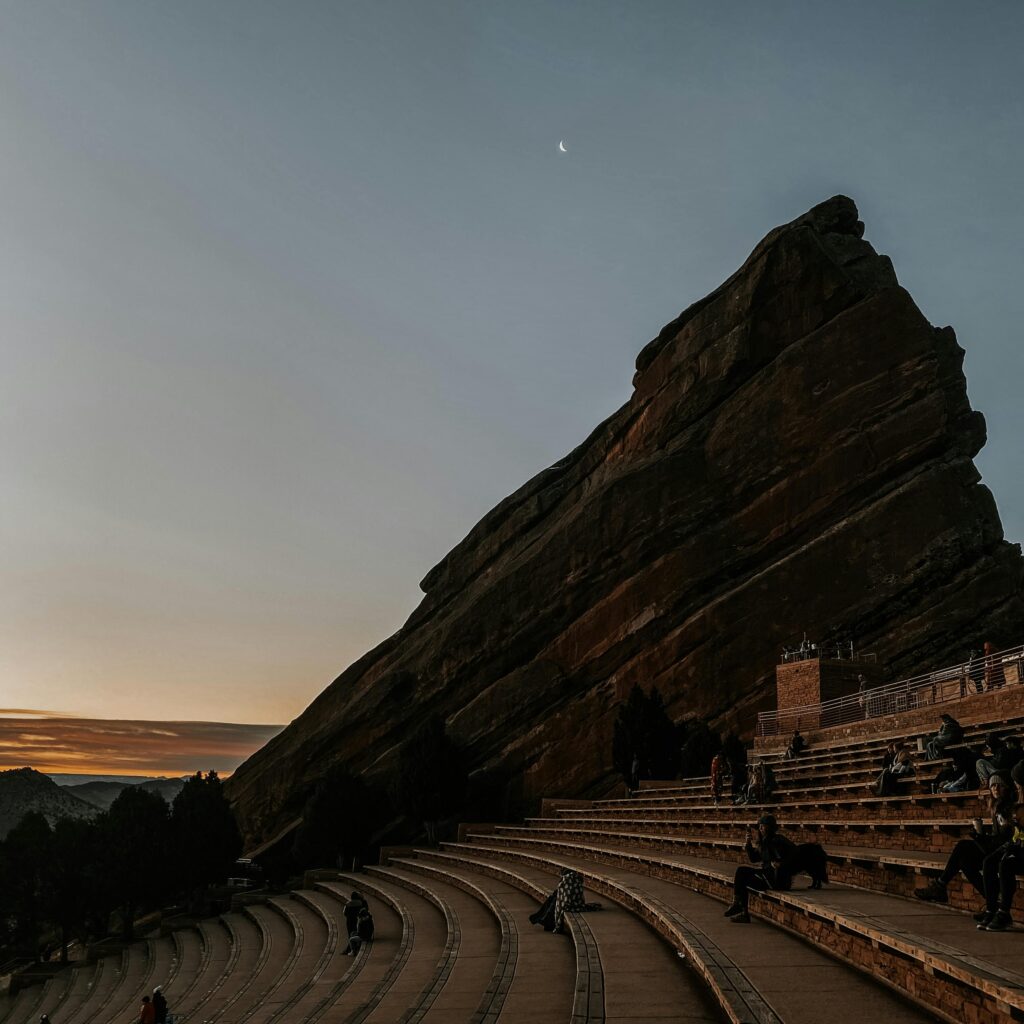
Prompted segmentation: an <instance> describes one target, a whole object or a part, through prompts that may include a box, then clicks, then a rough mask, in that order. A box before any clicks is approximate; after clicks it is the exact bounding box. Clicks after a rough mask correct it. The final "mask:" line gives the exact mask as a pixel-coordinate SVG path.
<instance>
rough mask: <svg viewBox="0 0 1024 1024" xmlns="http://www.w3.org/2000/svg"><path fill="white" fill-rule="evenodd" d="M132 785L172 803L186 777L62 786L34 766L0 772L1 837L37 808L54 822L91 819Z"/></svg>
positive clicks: (51, 822)
mask: <svg viewBox="0 0 1024 1024" xmlns="http://www.w3.org/2000/svg"><path fill="white" fill-rule="evenodd" d="M132 785H135V786H138V787H139V788H140V789H145V790H148V791H149V792H151V793H157V794H159V795H160V796H162V797H163V798H164V800H166V801H167V803H171V801H173V800H174V798H175V797H176V796H177V795H178V793H180V792H181V788H182V786H184V785H185V780H184V779H183V778H182V779H168V778H163V777H160V778H156V779H147V780H146V781H145V782H138V783H130V782H113V781H96V782H85V783H82V784H80V785H77V786H60V785H58V784H57V783H56V782H54V781H53V779H52V778H50V776H48V775H43V774H42V772H37V771H36V770H35V769H34V768H12V769H11V770H10V771H3V772H0V839H3V838H4V837H6V835H7V833H8V832H10V830H11V829H12V828H14V826H15V825H17V824H18V822H19V821H21V819H22V818H23V817H24V816H25V815H26V814H28V813H30V812H31V811H38V812H39V813H40V814H42V815H43V817H44V818H46V820H47V821H48V822H50V824H51V825H52V824H53V823H54V822H55V821H57V820H58V819H59V818H91V817H93V816H94V815H95V814H97V813H99V812H100V811H105V810H107V809H108V808H109V807H110V805H111V804H112V803H113V802H114V801H115V800H116V799H117V797H118V795H119V794H120V793H121V792H122V790H125V789H127V788H128V787H129V786H132Z"/></svg>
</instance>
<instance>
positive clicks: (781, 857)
mask: <svg viewBox="0 0 1024 1024" xmlns="http://www.w3.org/2000/svg"><path fill="white" fill-rule="evenodd" d="M743 850H744V852H745V853H746V855H747V859H748V860H749V861H750V865H748V864H741V865H740V866H739V867H738V868H737V869H736V875H735V877H734V879H733V889H732V906H730V907H729V909H728V910H727V911H726V912H725V916H726V917H728V918H731V919H732V920H733V921H735V922H736V923H737V924H749V923H750V914H748V913H747V902H748V899H749V892H750V890H751V889H753V890H755V891H756V892H764V891H765V890H766V889H782V890H785V889H788V888H789V887H790V885H791V884H792V881H793V874H794V865H795V862H796V846H795V845H794V844H793V843H792V842H790V840H789V839H787V838H786V837H785V836H784V835H783V834H782V833H781V832H780V831H779V826H778V823H777V822H776V820H775V815H774V814H762V815H761V817H760V818H758V820H757V843H756V844H755V843H754V837H753V834H752V830H751V829H750V828H749V827H748V828H747V838H746V842H745V843H744V844H743ZM755 864H756V865H758V866H757V867H752V866H751V865H755Z"/></svg>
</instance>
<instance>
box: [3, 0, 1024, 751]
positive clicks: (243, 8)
mask: <svg viewBox="0 0 1024 1024" xmlns="http://www.w3.org/2000/svg"><path fill="white" fill-rule="evenodd" d="M1022 47H1024V4H1022V3H1019V2H1017V0H1008V2H1004V3H984V2H982V3H974V4H964V3H962V2H940V0H920V2H912V0H911V2H906V0H905V2H893V0H885V2H878V3H871V2H863V0H862V2H860V3H857V4H838V3H828V2H822V0H813V2H785V0H773V2H772V3H754V2H750V3H740V2H732V3H730V2H722V3H711V2H700V3H690V2H685V0H665V2H655V0H639V2H636V0H634V2H628V3H627V2H617V3H608V2H602V0H586V2H571V0H552V2H543V3H542V2H528V0H516V2H511V3H510V2H490V0H467V2H440V0H438V2H432V0H409V2H399V0H366V2H363V0H335V2H304V0H295V2H291V3H287V4H283V3H279V2H275V3H264V2H258V0H238V2H227V0H193V2H188V0H175V2H173V3H168V2H165V0H122V2H106V0H90V2H89V3H86V4H79V3H68V2H64V3H56V2H50V0H8V2H5V3H3V4H2V5H0V117H2V124H3V131H2V132H0V175H2V178H0V181H2V188H0V203H2V216H0V224H2V225H3V227H2V235H0V346H2V354H3V372H2V373H0V460H2V466H3V474H2V477H0V704H4V705H6V706H8V707H11V708H22V709H29V710H34V711H46V712H60V713H65V714H69V715H72V716H75V717H77V718H90V719H91V718H107V719H130V720H133V721H136V720H146V721H148V722H154V721H180V720H181V719H189V720H210V721H215V722H244V723H263V724H268V723H269V724H273V723H284V722H287V721H289V720H290V719H292V718H294V717H295V716H296V715H297V714H299V713H300V712H301V711H302V710H303V708H304V707H305V706H306V704H307V703H308V702H309V701H310V700H311V699H312V698H313V697H314V696H315V695H316V694H317V693H318V692H319V691H320V690H322V689H323V688H324V687H325V686H326V685H327V684H328V683H329V682H330V681H331V680H332V679H333V678H334V677H335V676H336V675H337V674H338V673H339V672H340V671H341V670H342V669H343V668H344V667H345V666H346V665H347V664H348V663H349V662H351V661H352V660H353V659H354V658H356V657H357V656H359V655H360V654H362V653H363V652H365V651H366V650H368V649H369V648H370V647H372V646H374V645H375V644H376V643H378V642H379V641H380V640H382V639H383V638H384V637H386V636H387V635H388V634H390V633H391V632H393V631H394V630H395V629H396V628H397V627H398V626H400V625H401V623H402V622H403V621H404V619H405V618H406V617H407V616H408V614H409V613H410V612H411V611H412V609H413V608H414V607H415V605H416V603H417V602H418V600H419V596H420V592H419V588H418V583H419V580H420V579H422V578H423V576H424V575H425V574H426V573H427V571H428V570H429V569H430V568H431V567H432V566H433V565H434V564H435V563H436V562H438V561H439V560H440V559H441V558H442V557H443V556H444V554H445V553H446V552H447V551H448V550H449V549H450V548H451V547H452V546H453V545H454V544H455V543H457V542H458V541H459V540H460V539H461V538H462V537H463V536H464V535H465V534H466V533H467V532H468V530H469V529H470V528H471V527H472V526H473V524H474V523H475V522H476V521H477V520H478V519H479V518H480V516H481V515H482V514H483V513H485V512H486V511H487V510H488V509H489V508H490V507H491V506H493V505H494V504H495V503H496V502H497V501H499V500H500V499H501V498H503V497H504V496H505V495H506V494H508V493H510V492H511V491H513V490H514V489H515V488H516V487H518V486H519V485H520V484H521V483H523V482H524V481H525V480H527V479H528V478H529V477H531V476H533V475H534V474H535V473H536V472H538V471H539V470H541V469H543V468H544V467H545V466H547V465H549V464H550V463H552V462H554V461H555V460H557V459H559V458H560V457H561V456H562V455H564V454H565V453H566V452H568V451H569V450H570V449H571V448H573V447H574V446H575V445H576V444H577V443H579V442H580V441H581V440H582V439H583V438H584V437H586V435H587V434H588V433H589V432H590V430H591V429H592V428H593V427H594V426H595V425H596V424H597V423H598V422H599V421H600V420H602V419H603V418H605V417H606V416H607V415H609V414H610V413H611V412H612V411H614V410H615V409H616V408H617V407H618V406H619V405H621V404H622V403H623V402H624V401H625V400H626V399H628V397H629V394H630V379H631V376H632V372H633V361H634V359H635V357H636V354H637V352H638V351H639V350H640V348H641V347H642V346H643V345H644V344H645V343H646V342H647V341H648V340H649V339H650V338H652V337H653V336H654V335H655V334H657V332H658V331H659V330H660V328H661V327H662V325H663V324H664V323H666V322H667V321H668V320H670V319H672V318H673V317H674V316H675V315H676V314H677V313H678V312H679V311H680V310H681V309H683V308H684V307H686V306H687V305H688V304H689V303H691V302H692V301H694V300H695V299H698V298H700V297H701V296H702V295H704V294H705V293H706V292H707V291H709V290H710V289H712V288H714V287H715V286H717V285H718V284H719V283H720V282H721V281H722V280H723V279H724V278H725V277H727V276H728V275H729V274H730V273H732V272H733V271H734V270H735V269H736V268H737V267H738V266H739V264H740V263H741V262H742V261H743V260H744V259H745V257H746V256H747V254H748V253H749V251H750V249H751V248H752V247H753V246H754V244H755V243H756V242H757V241H758V240H759V239H760V238H761V237H762V236H763V235H764V234H765V233H766V232H767V231H768V230H769V229H770V228H772V227H774V226H775V225H777V224H780V223H783V222H785V221H787V220H790V219H792V218H793V217H795V216H797V215H799V214H801V213H802V212H804V211H805V210H806V209H808V208H809V207H810V206H812V205H814V204H815V203H817V202H820V201H821V200H823V199H826V198H828V197H829V196H831V195H833V194H836V193H845V194H847V195H850V196H852V197H853V198H854V199H855V200H856V201H857V203H858V205H859V207H860V210H861V216H862V218H863V220H864V221H865V222H866V224H867V231H866V237H867V238H868V239H869V240H870V241H871V242H872V243H873V244H874V245H875V247H876V248H877V249H878V250H879V251H881V252H884V253H887V254H889V255H890V256H891V257H892V259H893V262H894V264H895V267H896V271H897V274H898V276H899V278H900V281H901V283H902V284H903V285H905V286H906V287H907V288H908V289H909V291H910V292H911V294H912V295H913V296H914V298H915V299H916V301H917V302H918V304H919V305H920V307H921V309H922V310H923V312H924V313H925V315H926V316H927V317H928V318H929V319H930V320H931V321H932V322H933V323H935V324H937V325H944V324H951V325H952V326H953V327H954V328H955V329H956V331H957V335H958V337H959V339H960V343H961V345H963V347H964V348H965V349H966V350H967V357H966V362H965V368H966V373H967V377H968V386H969V392H970V397H971V401H972V403H973V405H974V406H975V408H977V409H980V410H981V411H982V412H983V413H984V414H985V417H986V419H987V422H988V429H989V442H988V445H987V447H986V448H985V450H984V451H983V453H982V454H981V456H980V458H979V460H978V464H979V467H980V469H981V471H982V473H983V475H984V479H985V482H986V483H987V484H988V486H989V487H990V488H991V489H992V491H993V492H994V494H995V497H996V500H997V502H998V505H999V509H1000V512H1001V515H1002V520H1003V525H1004V529H1005V532H1006V535H1007V537H1008V538H1009V539H1010V540H1014V541H1018V540H1021V539H1024V474H1022V473H1021V461H1020V457H1019V452H1020V439H1021V437H1022V436H1024V402H1022V400H1021V395H1020V391H1021V387H1022V382H1024V354H1022V352H1024V350H1022V346H1021V342H1020V338H1019V335H1020V332H1021V324H1024V288H1022V287H1021V283H1020V276H1021V268H1022V257H1024V203H1022V202H1021V195H1020V189H1021V185H1020V183H1021V181H1024V104H1022V97H1024V80H1022V79H1024V74H1022V62H1021V58H1020V54H1021V52H1022ZM559 140H564V141H565V145H566V147H567V149H568V152H566V153H564V154H563V153H560V152H559V151H558V142H559ZM827 440H828V439H827V438H823V439H822V441H823V443H827ZM1022 639H1024V638H1022ZM39 734H40V735H45V732H40V733H39ZM249 738H250V739H252V740H253V742H254V744H255V745H257V746H258V745H259V742H262V740H258V739H253V737H249ZM153 749H154V750H156V749H157V748H153ZM155 756H156V754H154V757H155ZM143 760H145V758H143ZM26 763H31V762H26ZM92 763H95V762H92ZM154 766H155V767H156V768H159V767H160V765H158V764H155V762H153V763H152V764H150V765H148V767H154ZM210 766H211V765H207V764H202V763H200V764H195V765H194V767H203V768H205V767H210ZM66 770H68V771H73V770H76V769H75V768H73V767H67V768H66ZM139 770H142V768H140V769H139ZM183 770H188V766H186V767H185V768H184V769H183Z"/></svg>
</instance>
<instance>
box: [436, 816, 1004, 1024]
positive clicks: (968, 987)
mask: <svg viewBox="0 0 1024 1024" xmlns="http://www.w3.org/2000/svg"><path fill="white" fill-rule="evenodd" d="M444 848H445V849H446V850H449V849H456V850H461V851H464V852H470V851H471V852H473V853H475V854H478V855H481V856H489V857H502V858H508V859H510V860H513V861H519V860H521V859H523V858H525V859H528V860H533V861H545V860H548V861H551V862H552V863H554V864H556V865H558V864H561V863H563V862H571V863H573V864H574V865H578V864H584V865H585V864H588V863H591V862H593V863H596V864H599V865H602V867H601V868H600V869H598V874H600V873H601V872H604V871H605V869H606V868H608V867H611V868H615V869H618V870H621V871H626V872H630V873H631V874H635V875H639V876H642V877H649V878H651V879H657V878H660V879H663V880H665V881H668V882H674V883H676V884H677V885H679V886H680V887H686V888H689V889H695V890H697V891H699V892H704V893H707V894H709V895H714V896H716V897H718V898H719V899H721V900H725V901H727V900H729V899H730V898H731V888H732V886H731V878H732V871H733V870H734V866H733V865H723V864H722V863H721V862H720V861H718V860H715V859H712V858H697V857H691V856H682V855H669V854H663V853H655V852H651V851H645V852H643V853H640V852H636V851H628V850H619V849H615V848H611V847H602V846H596V845H584V844H580V843H559V842H554V841H535V842H530V841H528V840H512V839H505V840H499V839H498V838H497V837H495V836H487V837H486V843H484V842H481V843H480V844H473V845H470V844H465V845H459V846H456V845H455V844H445V845H444ZM594 887H595V888H599V886H598V885H597V884H595V885H594ZM751 909H752V912H754V913H756V914H758V915H759V916H762V917H764V918H766V919H768V920H770V921H771V922H773V923H776V924H779V925H781V926H782V927H784V928H786V929H788V930H790V931H794V932H796V933H797V934H799V935H801V936H802V937H804V938H806V939H808V940H809V941H811V942H814V943H816V944H819V946H820V947H821V948H822V950H823V951H828V952H831V953H832V954H833V955H836V956H840V957H842V958H843V959H846V960H847V961H849V962H850V963H853V964H856V965H857V966H859V967H861V968H862V969H863V970H865V971H866V972H867V973H868V974H870V975H871V976H872V977H874V978H875V979H876V980H879V981H883V982H886V983H889V984H893V985H895V986H896V987H897V988H898V989H899V990H900V991H902V992H904V993H905V994H906V995H908V996H910V997H911V998H913V999H914V1000H916V1001H918V1002H919V1003H920V1004H921V1005H923V1006H925V1007H927V1008H928V1009H929V1010H930V1012H933V1013H935V1014H937V1015H938V1016H940V1017H942V1018H943V1019H946V1020H950V1021H961V1022H962V1021H968V1020H969V1021H971V1024H980V1022H984V1024H988V1022H995V1021H1006V1020H1008V1019H1011V1018H1012V1019H1017V1018H1018V1017H1019V1018H1020V1019H1024V974H1021V973H1019V972H1018V970H1017V967H1018V966H1019V963H1020V957H1021V953H1024V932H1017V933H1016V934H1014V933H992V932H979V931H977V930H976V929H975V928H974V922H973V920H972V919H971V918H970V917H969V916H968V915H967V914H964V913H961V912H958V911H953V910H950V909H948V908H946V907H937V906H934V905H931V904H922V903H919V902H917V901H910V900H904V899H899V898H897V897H893V896H888V895H883V894H879V893H876V892H868V891H865V890H861V889H856V888H853V887H847V886H835V885H830V886H829V887H827V888H826V889H825V890H820V891H811V890H806V891H799V890H794V891H791V892H767V893H761V894H757V895H755V896H752V899H751ZM740 927H742V926H740ZM771 941H772V942H774V936H773V939H772V940H771ZM954 942H955V945H954V944H953V943H954ZM832 1012H833V1007H832V1006H830V1020H831V1019H832ZM787 1019H789V1018H787Z"/></svg>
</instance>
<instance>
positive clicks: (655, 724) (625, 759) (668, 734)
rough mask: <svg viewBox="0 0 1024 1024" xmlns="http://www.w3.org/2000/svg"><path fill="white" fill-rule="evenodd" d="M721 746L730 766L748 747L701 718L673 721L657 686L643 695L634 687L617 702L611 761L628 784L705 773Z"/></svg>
mask: <svg viewBox="0 0 1024 1024" xmlns="http://www.w3.org/2000/svg"><path fill="white" fill-rule="evenodd" d="M720 750H724V751H725V753H726V754H727V755H728V757H729V759H730V761H731V762H732V763H733V764H744V763H746V760H747V753H746V749H745V748H744V746H743V744H742V743H741V742H740V740H739V738H738V737H737V736H735V735H734V734H731V733H730V734H729V735H726V736H722V735H720V734H719V733H717V732H715V731H714V730H713V729H712V728H711V727H710V726H709V725H708V723H707V722H705V721H704V720H703V719H700V718H694V719H691V720H689V721H684V722H673V721H672V719H671V718H670V717H669V714H668V711H667V710H666V708H665V701H664V699H663V698H662V696H661V694H660V693H659V692H658V688H657V687H653V688H652V689H651V691H650V693H646V692H644V690H643V689H641V687H639V686H634V687H633V689H632V690H631V691H630V694H629V697H628V698H627V699H626V700H625V701H624V702H623V703H622V704H621V705H620V706H619V711H618V714H617V716H616V719H615V725H614V732H613V738H612V763H613V764H614V766H615V769H616V770H617V771H618V772H620V773H621V774H622V777H623V779H625V780H626V781H627V783H628V784H630V785H632V784H634V783H635V782H636V781H637V780H638V779H675V778H684V779H686V778H693V777H696V776H701V775H707V774H708V772H709V771H710V770H711V759H712V758H713V757H714V756H715V754H717V753H718V752H719V751H720Z"/></svg>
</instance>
